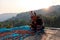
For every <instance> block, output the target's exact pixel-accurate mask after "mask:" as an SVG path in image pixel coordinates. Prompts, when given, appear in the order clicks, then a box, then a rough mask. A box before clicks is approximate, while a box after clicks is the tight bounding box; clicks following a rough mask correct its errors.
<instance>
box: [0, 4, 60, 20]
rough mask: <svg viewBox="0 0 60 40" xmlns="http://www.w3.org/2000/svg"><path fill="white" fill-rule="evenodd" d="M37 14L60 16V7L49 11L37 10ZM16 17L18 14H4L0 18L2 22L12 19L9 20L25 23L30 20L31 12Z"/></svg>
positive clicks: (54, 7)
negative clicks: (23, 21)
mask: <svg viewBox="0 0 60 40" xmlns="http://www.w3.org/2000/svg"><path fill="white" fill-rule="evenodd" d="M35 12H36V13H37V15H39V14H41V15H44V16H60V5H55V6H51V7H50V8H49V9H48V10H47V11H46V10H45V9H39V10H35ZM15 15H16V14H13V13H11V14H2V15H1V16H0V21H3V20H6V19H9V18H10V19H9V20H25V21H29V20H30V14H29V12H22V13H19V14H17V15H16V16H15ZM13 16H15V17H13ZM11 17H12V18H11ZM2 18H3V19H2Z"/></svg>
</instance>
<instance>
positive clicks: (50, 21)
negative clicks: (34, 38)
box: [43, 16, 60, 28]
mask: <svg viewBox="0 0 60 40" xmlns="http://www.w3.org/2000/svg"><path fill="white" fill-rule="evenodd" d="M43 20H44V24H45V26H47V27H58V28H60V16H43Z"/></svg>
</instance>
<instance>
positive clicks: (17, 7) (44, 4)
mask: <svg viewBox="0 0 60 40" xmlns="http://www.w3.org/2000/svg"><path fill="white" fill-rule="evenodd" d="M52 5H60V0H0V14H2V13H20V12H26V11H31V10H38V9H42V8H48V7H50V6H52Z"/></svg>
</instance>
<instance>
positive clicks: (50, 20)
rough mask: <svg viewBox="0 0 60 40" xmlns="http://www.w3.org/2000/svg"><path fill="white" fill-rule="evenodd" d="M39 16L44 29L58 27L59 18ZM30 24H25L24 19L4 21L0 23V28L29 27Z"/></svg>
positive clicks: (59, 25) (59, 24) (59, 23)
mask: <svg viewBox="0 0 60 40" xmlns="http://www.w3.org/2000/svg"><path fill="white" fill-rule="evenodd" d="M39 16H40V17H42V18H43V20H44V25H45V26H46V27H60V16H42V15H41V14H40V15H39ZM30 22H31V21H29V22H27V21H26V20H24V19H20V20H17V19H15V20H6V21H4V22H0V28H3V27H6V28H11V27H19V26H22V25H29V24H30Z"/></svg>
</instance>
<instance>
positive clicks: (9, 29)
mask: <svg viewBox="0 0 60 40" xmlns="http://www.w3.org/2000/svg"><path fill="white" fill-rule="evenodd" d="M13 30H29V31H30V30H31V29H30V26H28V25H25V26H20V27H13V28H0V33H2V32H10V31H13Z"/></svg>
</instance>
